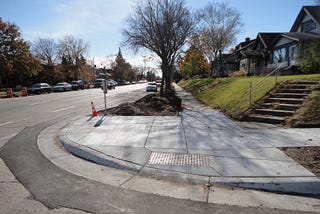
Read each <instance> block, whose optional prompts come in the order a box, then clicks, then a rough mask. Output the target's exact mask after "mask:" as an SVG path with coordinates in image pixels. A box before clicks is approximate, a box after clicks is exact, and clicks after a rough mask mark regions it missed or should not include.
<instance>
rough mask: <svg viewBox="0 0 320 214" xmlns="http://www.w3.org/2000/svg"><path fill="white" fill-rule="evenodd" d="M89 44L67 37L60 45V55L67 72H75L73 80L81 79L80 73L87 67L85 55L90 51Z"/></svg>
mask: <svg viewBox="0 0 320 214" xmlns="http://www.w3.org/2000/svg"><path fill="white" fill-rule="evenodd" d="M88 47H89V46H88V44H87V43H85V42H84V41H83V40H82V39H75V38H74V37H73V36H71V35H69V36H65V38H64V39H63V40H60V41H59V44H58V55H59V58H60V60H61V63H62V65H63V66H64V67H65V69H66V70H72V71H73V79H74V80H78V79H79V72H80V69H81V67H82V66H83V65H85V58H84V55H85V54H86V53H87V51H88Z"/></svg>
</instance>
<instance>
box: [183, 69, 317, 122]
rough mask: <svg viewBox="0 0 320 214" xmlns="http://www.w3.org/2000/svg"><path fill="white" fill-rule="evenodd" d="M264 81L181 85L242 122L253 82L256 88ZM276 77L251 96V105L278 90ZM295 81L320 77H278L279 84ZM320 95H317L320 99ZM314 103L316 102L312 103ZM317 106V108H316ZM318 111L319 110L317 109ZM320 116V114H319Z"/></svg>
mask: <svg viewBox="0 0 320 214" xmlns="http://www.w3.org/2000/svg"><path fill="white" fill-rule="evenodd" d="M263 78H264V77H228V78H205V79H189V80H182V81H181V82H179V85H180V86H181V87H183V88H184V89H185V90H186V91H188V92H190V93H191V94H192V95H193V96H195V97H196V98H197V99H199V100H200V101H202V102H203V103H205V104H207V105H208V106H210V107H212V108H214V109H219V110H221V111H222V112H223V113H224V114H225V115H227V116H229V117H231V118H239V117H240V116H241V114H242V113H244V112H245V111H246V110H248V108H249V93H248V91H247V90H248V89H249V87H250V82H252V85H255V84H256V83H257V82H259V81H260V80H261V79H263ZM275 80H276V78H275V76H270V77H267V78H266V79H265V80H264V81H262V82H261V84H259V85H258V86H256V87H255V88H254V89H253V92H252V104H254V103H255V102H257V101H258V100H260V99H261V98H263V97H264V96H265V95H266V94H267V93H268V92H269V91H271V90H272V89H273V88H274V87H275V85H276V84H275V83H276V81H275ZM293 80H320V74H310V75H294V76H278V77H277V84H279V83H281V82H284V81H293ZM318 96H320V95H315V97H318ZM312 100H313V99H312ZM313 106H314V104H313ZM318 109H319V108H318ZM318 114H319V115H320V112H318ZM319 123H320V122H319Z"/></svg>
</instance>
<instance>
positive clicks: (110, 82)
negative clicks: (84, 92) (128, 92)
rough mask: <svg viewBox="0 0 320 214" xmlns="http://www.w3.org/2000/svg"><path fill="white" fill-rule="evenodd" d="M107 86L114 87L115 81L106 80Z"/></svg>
mask: <svg viewBox="0 0 320 214" xmlns="http://www.w3.org/2000/svg"><path fill="white" fill-rule="evenodd" d="M107 87H108V89H116V81H114V80H108V81H107Z"/></svg>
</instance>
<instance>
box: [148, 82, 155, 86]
mask: <svg viewBox="0 0 320 214" xmlns="http://www.w3.org/2000/svg"><path fill="white" fill-rule="evenodd" d="M148 85H157V84H156V83H155V82H149V83H148Z"/></svg>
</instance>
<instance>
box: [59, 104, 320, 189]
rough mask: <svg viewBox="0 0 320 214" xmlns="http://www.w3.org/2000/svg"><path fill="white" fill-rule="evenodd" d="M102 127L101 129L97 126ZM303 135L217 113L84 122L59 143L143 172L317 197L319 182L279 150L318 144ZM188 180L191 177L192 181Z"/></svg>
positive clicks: (79, 153) (109, 163) (95, 158)
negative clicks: (251, 126)
mask: <svg viewBox="0 0 320 214" xmlns="http://www.w3.org/2000/svg"><path fill="white" fill-rule="evenodd" d="M97 121H99V126H95V124H96V123H97ZM306 136H307V135H299V133H298V130H295V131H292V130H291V134H290V135H288V131H285V130H281V129H280V130H278V129H267V130H261V129H259V130H253V129H246V128H243V127H240V126H238V125H237V124H236V123H234V122H233V121H232V120H230V119H228V118H226V117H225V116H224V115H222V114H220V113H219V112H217V111H214V110H208V109H206V110H203V111H200V112H199V111H188V110H186V111H183V112H182V113H181V115H180V116H175V117H161V116H137V117H135V116H107V117H104V118H93V119H91V120H87V118H83V119H80V120H78V121H76V122H75V123H73V124H71V125H70V126H69V127H68V128H67V129H66V130H65V131H64V132H63V133H62V134H61V137H60V141H61V142H62V144H63V145H64V146H65V148H67V149H68V150H69V151H70V152H72V153H74V154H75V155H77V156H81V157H83V158H85V159H88V160H91V161H93V162H96V163H99V164H104V165H107V166H111V167H115V168H120V169H125V170H129V171H134V172H136V173H138V174H144V175H147V176H153V177H154V176H156V177H161V178H170V179H177V180H179V179H181V178H182V179H183V177H188V175H191V177H192V175H195V176H196V177H197V178H198V179H189V180H190V181H191V182H197V183H199V182H204V181H205V180H207V182H209V183H212V184H219V185H230V186H238V187H246V188H254V189H263V190H268V191H279V192H288V193H298V194H320V181H319V179H318V178H317V177H316V176H315V175H314V174H312V173H311V172H309V171H308V170H306V169H305V168H303V167H302V166H301V165H299V164H298V163H296V162H295V161H294V160H292V159H291V158H289V157H288V156H286V155H285V154H284V153H283V152H282V151H280V150H279V149H278V148H277V147H279V146H281V145H287V144H288V143H289V142H291V144H292V145H299V144H300V145H301V144H304V145H305V144H308V143H310V144H313V145H314V144H317V145H318V144H319V141H318V140H317V139H316V140H313V141H306V140H305V137H306ZM187 180H188V179H187Z"/></svg>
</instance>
